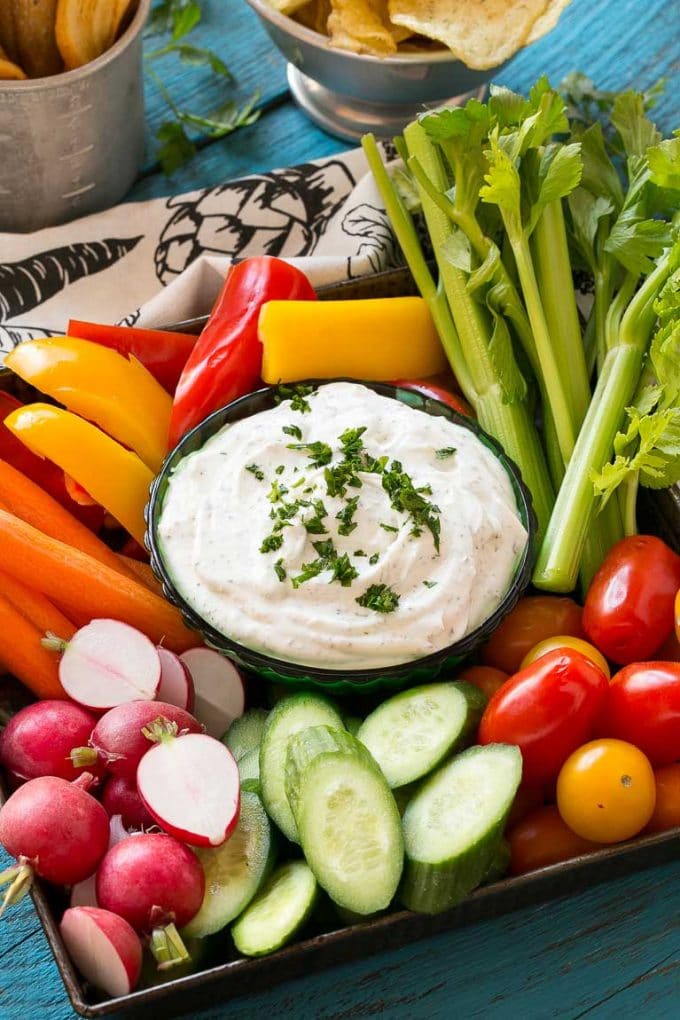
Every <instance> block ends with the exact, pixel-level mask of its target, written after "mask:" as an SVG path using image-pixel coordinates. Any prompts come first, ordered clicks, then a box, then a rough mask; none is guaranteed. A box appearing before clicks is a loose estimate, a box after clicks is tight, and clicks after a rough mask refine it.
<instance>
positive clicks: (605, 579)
mask: <svg viewBox="0 0 680 1020" xmlns="http://www.w3.org/2000/svg"><path fill="white" fill-rule="evenodd" d="M678 588H680V556H678V555H677V554H676V553H674V552H673V550H672V549H670V548H669V546H667V545H666V543H665V542H662V541H661V539H660V538H656V537H655V536H654V535H635V536H633V537H632V538H624V539H623V540H622V541H621V542H617V543H616V545H615V546H613V548H612V549H610V551H609V553H608V554H607V556H606V558H605V561H604V563H603V564H602V566H601V567H600V569H599V570H598V572H597V573H596V574H595V577H594V578H593V583H592V584H591V586H590V589H589V591H588V595H587V596H586V604H585V608H584V610H583V626H584V628H585V631H586V634H587V635H588V638H589V639H590V640H591V641H592V642H593V644H594V645H596V646H597V647H598V648H599V649H600V651H602V652H604V654H605V655H606V656H607V658H608V659H612V660H613V661H614V662H618V663H619V664H620V665H623V666H625V665H627V664H628V663H630V662H643V661H644V660H645V659H650V658H652V657H653V656H654V654H655V653H656V651H657V649H658V648H659V647H660V646H661V645H662V644H663V643H664V641H665V640H666V638H667V637H668V636H669V634H670V633H671V631H672V630H673V622H674V611H673V603H674V599H675V596H676V593H677V591H678Z"/></svg>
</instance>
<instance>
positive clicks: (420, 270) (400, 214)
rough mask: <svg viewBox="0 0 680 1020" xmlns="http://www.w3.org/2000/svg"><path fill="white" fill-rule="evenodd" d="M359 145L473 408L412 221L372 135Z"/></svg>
mask: <svg viewBox="0 0 680 1020" xmlns="http://www.w3.org/2000/svg"><path fill="white" fill-rule="evenodd" d="M361 145H362V148H363V150H364V155H365V156H366V160H367V162H368V165H369V168H370V170H371V173H372V174H373V177H374V180H375V182H376V184H377V186H378V190H379V192H380V195H381V197H382V200H383V202H384V203H385V210H386V212H387V215H388V217H389V220H390V223H391V225H392V230H393V231H394V235H395V237H396V238H397V241H398V242H399V246H400V248H401V250H402V254H403V256H404V258H405V259H406V264H407V265H408V267H409V269H410V271H411V275H412V276H413V279H414V280H415V282H416V286H417V287H418V290H419V292H420V295H421V297H422V298H423V299H424V300H425V301H426V302H427V305H428V308H429V309H430V314H431V315H432V319H433V321H434V324H435V328H436V330H437V333H438V334H439V338H440V340H441V342H442V346H443V348H444V351H445V352H446V356H447V358H448V359H449V362H450V364H451V368H452V369H453V373H454V375H455V377H456V379H457V380H458V385H459V386H460V388H461V390H462V392H463V395H464V396H465V397H466V398H467V400H469V402H470V403H471V404H472V405H473V406H474V405H475V402H476V400H477V391H476V389H475V387H474V385H473V383H472V377H471V375H470V372H469V371H468V367H467V364H466V362H465V358H464V356H463V350H462V348H461V345H460V340H459V338H458V333H457V332H456V327H455V325H454V322H453V319H452V317H451V311H450V309H449V306H448V303H447V301H446V295H445V294H444V291H443V290H442V288H441V287H439V286H437V284H436V283H435V282H434V280H433V278H432V274H431V272H430V270H429V267H428V265H427V262H426V260H425V257H424V255H423V251H422V248H421V247H420V241H419V240H418V234H417V231H416V228H415V226H414V225H413V220H412V219H411V216H410V215H409V213H408V211H407V210H406V208H405V207H404V203H403V202H402V200H401V198H400V197H399V193H398V192H397V189H396V188H395V187H394V185H393V184H392V181H391V180H390V176H389V174H388V173H387V170H386V169H385V166H384V164H383V161H382V156H381V155H380V150H379V149H378V146H377V144H376V140H375V136H374V135H371V134H368V135H364V137H363V138H362V139H361Z"/></svg>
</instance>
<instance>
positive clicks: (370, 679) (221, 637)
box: [145, 378, 537, 689]
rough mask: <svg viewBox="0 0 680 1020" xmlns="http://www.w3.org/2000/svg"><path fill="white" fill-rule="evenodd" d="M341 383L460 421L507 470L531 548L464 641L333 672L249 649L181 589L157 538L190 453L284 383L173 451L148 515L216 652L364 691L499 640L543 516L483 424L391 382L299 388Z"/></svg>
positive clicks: (224, 413)
mask: <svg viewBox="0 0 680 1020" xmlns="http://www.w3.org/2000/svg"><path fill="white" fill-rule="evenodd" d="M337 382H351V383H358V384H359V385H361V386H366V387H367V389H370V390H373V392H374V393H379V394H380V395H381V396H384V397H389V398H391V399H393V400H398V401H399V402H400V403H403V404H407V405H408V406H409V407H413V408H415V409H416V410H420V411H424V412H425V413H426V414H431V415H434V416H439V417H444V418H447V419H448V420H449V421H451V422H453V423H454V424H456V425H460V426H462V427H463V428H466V429H468V431H470V432H472V433H473V434H474V435H476V436H477V438H478V439H479V440H480V441H481V442H482V443H484V445H485V446H486V447H487V448H488V449H489V450H490V451H491V452H492V453H493V454H494V456H495V457H496V458H497V460H499V461H500V462H501V464H502V465H503V467H504V468H505V471H506V472H507V474H508V477H509V478H510V483H511V485H512V489H513V492H514V494H515V499H516V501H517V508H518V511H519V516H520V519H521V521H522V524H523V525H524V527H525V528H526V530H527V543H526V546H525V548H524V552H523V553H522V558H521V560H520V562H519V564H518V566H517V568H516V572H515V576H514V578H513V581H512V584H511V585H510V587H509V588H508V590H507V592H506V593H505V595H504V597H503V599H502V601H501V602H500V603H499V605H498V606H497V607H496V609H495V610H494V612H493V613H492V614H491V616H489V617H488V618H487V619H486V620H484V622H483V623H481V624H480V625H479V626H478V627H476V628H475V629H474V630H473V631H471V632H470V633H469V634H466V635H465V637H463V638H461V639H460V640H459V641H456V642H454V644H452V645H448V646H447V647H446V648H442V649H440V650H439V651H438V652H432V653H431V654H429V655H426V656H422V657H421V658H419V659H411V660H409V661H408V662H402V663H398V664H396V665H394V666H380V667H377V668H375V667H374V668H371V669H360V668H357V669H326V668H323V667H318V666H305V665H302V664H301V663H296V662H289V661H287V660H285V659H278V658H276V657H275V656H272V655H267V654H266V653H265V652H257V651H254V650H253V649H251V648H248V647H247V646H246V645H241V644H239V643H238V642H236V641H233V640H232V639H231V638H229V637H227V635H225V634H222V633H221V632H220V631H218V630H216V629H215V628H214V627H213V626H212V625H211V624H209V623H208V622H207V621H206V620H204V619H203V618H202V617H201V616H200V615H199V614H198V613H197V612H196V611H195V610H194V609H193V608H192V606H191V605H189V603H188V602H187V601H186V600H185V599H184V597H183V596H182V595H181V594H180V593H179V592H178V591H177V588H176V587H175V583H174V581H173V580H172V577H171V576H170V574H169V572H168V571H167V570H166V568H165V564H164V562H163V556H162V553H161V550H160V543H159V542H158V540H157V535H156V529H157V525H158V521H159V519H160V515H161V512H162V509H163V500H164V498H165V493H166V491H167V485H168V483H169V480H170V476H171V475H172V472H173V471H174V470H175V468H176V467H177V465H178V464H179V463H180V461H181V460H182V459H183V458H184V457H185V456H187V455H188V454H190V453H195V452H196V451H197V450H199V449H201V447H202V446H204V445H205V443H206V442H207V441H208V439H210V438H212V436H214V435H215V434H216V433H217V432H219V431H220V429H222V428H223V427H224V426H225V425H229V424H233V423H234V422H236V421H240V420H242V419H243V418H248V417H250V416H251V415H253V414H258V413H259V412H261V411H266V410H270V409H272V408H273V407H275V406H277V404H278V403H279V402H280V400H281V394H280V391H279V387H276V386H265V387H263V388H262V389H259V390H255V391H253V392H252V393H248V394H247V395H246V396H244V397H239V399H238V400H234V401H232V402H231V403H230V404H227V405H225V406H224V407H221V408H219V410H217V411H214V412H213V413H212V414H210V415H209V416H208V417H207V418H205V419H204V420H203V421H202V422H199V424H198V425H196V427H195V428H193V429H192V430H191V431H190V432H188V433H187V434H186V435H185V436H184V437H183V439H181V440H180V442H179V443H178V444H177V446H176V447H175V448H174V449H173V450H171V451H170V453H169V454H168V455H167V457H166V458H165V460H164V462H163V465H162V467H161V470H160V473H159V474H158V475H157V477H156V478H155V479H154V481H153V484H152V486H151V491H150V496H149V502H148V504H147V507H146V510H145V520H146V524H147V531H146V536H145V544H146V547H147V549H148V551H149V554H150V557H151V566H152V568H153V571H154V573H155V574H156V576H157V578H158V580H159V581H160V582H161V584H162V586H163V592H164V594H165V597H166V598H167V599H168V600H169V601H170V602H172V603H173V604H174V605H176V606H177V607H178V608H179V609H180V611H181V613H182V615H183V617H184V619H185V620H186V622H187V624H188V625H189V626H190V627H191V628H193V629H194V630H196V631H198V632H199V633H200V634H202V636H203V637H204V639H205V640H206V642H207V643H208V644H209V645H210V646H211V647H213V648H215V649H217V650H218V651H221V652H224V654H226V655H228V656H230V657H231V658H233V659H235V660H236V661H237V662H239V663H241V664H243V665H245V666H246V668H250V669H254V670H255V671H256V672H260V673H263V674H267V673H270V674H276V675H279V674H281V675H282V676H281V679H282V680H284V681H285V679H290V680H293V679H295V680H297V681H299V682H301V681H310V682H312V683H316V684H319V685H323V684H325V685H327V686H328V687H329V689H330V688H332V687H333V686H334V685H338V684H339V685H346V684H349V685H351V686H352V687H353V688H354V689H359V688H361V687H362V686H365V688H366V689H368V688H371V689H373V688H374V685H375V684H376V683H377V682H385V681H387V682H388V683H389V684H390V685H392V686H398V685H399V683H400V681H401V682H406V681H407V680H408V679H409V678H410V677H412V676H413V674H414V672H416V671H421V670H431V671H432V673H433V675H434V674H435V672H436V671H437V670H438V669H440V668H441V667H442V666H444V665H445V664H446V663H447V661H450V660H451V659H455V660H456V661H461V660H462V659H464V658H466V657H467V656H468V655H470V654H471V652H473V651H474V650H475V649H476V648H478V647H479V645H480V644H482V643H483V642H484V641H485V640H486V639H487V638H489V637H490V636H491V634H492V633H493V631H494V630H495V629H496V628H497V627H498V624H499V623H500V622H501V620H502V619H503V618H504V617H505V616H506V615H507V614H508V613H509V612H510V610H511V609H513V608H514V606H515V605H516V604H517V602H518V600H519V599H520V597H521V595H522V593H523V592H524V591H525V590H526V588H527V587H528V586H529V583H530V580H531V574H532V570H533V566H534V562H535V559H536V552H537V550H536V541H535V540H536V529H537V524H536V515H535V513H534V509H533V505H532V502H531V495H530V493H529V490H528V489H527V487H526V485H525V484H524V482H523V481H522V478H521V475H520V472H519V469H518V467H517V465H516V464H515V463H514V461H512V460H511V459H510V458H509V457H508V456H507V454H506V453H505V452H504V450H503V449H502V447H501V446H500V444H499V443H498V442H497V441H496V440H495V439H493V438H492V437H491V436H490V435H489V434H488V433H487V432H485V431H484V429H483V428H482V427H481V426H480V425H479V424H478V423H477V421H475V420H474V419H472V418H468V417H466V416H464V415H462V414H459V413H458V412H457V411H454V410H453V409H452V408H451V407H450V406H449V405H448V404H444V403H442V402H441V401H439V400H435V399H434V398H432V397H426V396H424V395H423V394H421V393H419V392H417V391H416V390H410V389H406V388H404V387H401V386H392V385H391V384H389V383H379V382H363V381H361V382H359V381H358V380H356V379H346V378H341V379H307V380H304V382H301V383H296V384H295V385H301V386H313V387H315V388H316V387H320V386H327V385H330V384H331V383H337Z"/></svg>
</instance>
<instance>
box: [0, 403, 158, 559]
mask: <svg viewBox="0 0 680 1020" xmlns="http://www.w3.org/2000/svg"><path fill="white" fill-rule="evenodd" d="M5 425H6V426H7V428H8V429H9V430H10V432H12V433H13V435H15V436H16V437H17V439H20V440H21V441H22V443H24V444H25V445H26V446H27V447H28V448H29V450H31V451H32V452H33V453H35V454H37V455H38V456H39V457H46V458H47V459H48V460H51V461H53V462H54V463H55V464H57V465H58V466H59V467H60V468H61V469H62V470H63V471H65V472H66V473H67V474H69V475H70V476H71V478H74V479H75V480H76V481H77V482H78V483H79V484H80V485H82V486H83V488H84V489H86V490H87V492H89V493H90V495H91V496H92V498H93V499H96V500H97V502H98V503H100V504H101V505H102V506H103V507H106V509H107V510H108V511H109V513H110V514H112V515H113V516H114V517H115V518H116V520H117V521H118V522H119V523H120V524H122V525H123V527H124V528H125V529H126V530H127V531H129V533H130V534H131V535H132V536H133V537H134V538H136V539H137V541H138V542H139V543H141V544H143V542H144V532H145V530H146V526H145V524H144V508H145V506H146V504H147V501H148V499H149V487H150V485H151V482H152V481H153V477H154V476H153V472H152V471H150V470H149V468H148V467H147V466H146V465H145V464H143V463H142V461H141V460H140V458H139V457H138V456H137V454H136V453H132V452H131V451H130V450H126V449H125V448H124V447H123V446H121V445H120V443H117V442H116V441H115V439H111V437H110V436H107V435H106V434H105V433H104V432H102V431H101V430H100V429H98V428H97V427H96V426H95V425H92V424H91V423H90V422H88V421H85V420H84V419H83V418H79V417H78V416H77V415H75V414H71V412H70V411H64V410H62V408H60V407H52V406H51V405H50V404H27V405H26V406H25V407H21V408H19V409H18V410H17V411H13V412H12V414H10V415H9V416H8V417H7V418H5Z"/></svg>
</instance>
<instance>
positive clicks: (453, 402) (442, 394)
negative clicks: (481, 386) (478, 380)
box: [392, 376, 475, 418]
mask: <svg viewBox="0 0 680 1020" xmlns="http://www.w3.org/2000/svg"><path fill="white" fill-rule="evenodd" d="M438 379H439V377H438V376H432V377H431V378H430V379H394V380H393V381H392V385H393V386H400V387H401V388H402V389H403V390H413V391H414V392H415V393H420V395H421V396H423V397H429V398H430V399H432V400H440V401H441V402H442V404H447V405H448V406H449V407H450V408H452V409H453V410H454V411H457V412H458V414H463V415H465V417H466V418H474V417H475V412H474V411H473V410H472V408H471V407H470V405H469V404H468V402H467V400H465V398H464V397H461V396H460V394H459V393H455V392H454V391H453V390H452V389H451V388H450V385H443V384H442V383H441V382H439V381H438Z"/></svg>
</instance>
